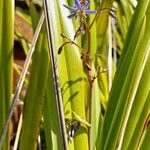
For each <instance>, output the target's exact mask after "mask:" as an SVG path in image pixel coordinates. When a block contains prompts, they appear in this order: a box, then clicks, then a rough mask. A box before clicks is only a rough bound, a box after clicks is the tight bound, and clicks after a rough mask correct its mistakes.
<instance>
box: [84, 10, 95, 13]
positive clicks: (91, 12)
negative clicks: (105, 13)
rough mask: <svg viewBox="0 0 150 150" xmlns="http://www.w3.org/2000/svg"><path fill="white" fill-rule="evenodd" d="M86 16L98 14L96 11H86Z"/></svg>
mask: <svg viewBox="0 0 150 150" xmlns="http://www.w3.org/2000/svg"><path fill="white" fill-rule="evenodd" d="M84 12H85V14H96V13H97V11H96V10H84Z"/></svg>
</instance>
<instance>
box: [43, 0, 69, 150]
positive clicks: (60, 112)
mask: <svg viewBox="0 0 150 150" xmlns="http://www.w3.org/2000/svg"><path fill="white" fill-rule="evenodd" d="M44 10H45V16H46V25H47V33H48V44H49V52H50V58H51V65H52V70H53V78H54V85H55V92H56V99H57V110H58V115H59V121H60V129H61V136H62V144H63V149H64V150H67V135H66V127H65V118H64V114H63V104H62V96H61V93H60V86H59V82H58V79H57V78H58V70H57V68H56V60H55V55H54V46H53V43H52V34H51V26H50V19H49V18H50V15H49V13H48V10H49V7H48V1H47V0H44Z"/></svg>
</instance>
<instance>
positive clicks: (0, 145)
mask: <svg viewBox="0 0 150 150" xmlns="http://www.w3.org/2000/svg"><path fill="white" fill-rule="evenodd" d="M43 21H44V12H43V13H42V15H41V18H40V20H39V23H38V25H37V29H36V32H35V35H34V38H33V41H32V44H31V47H30V50H29V53H28V56H27V58H26V61H25V64H24V67H23V71H22V73H21V76H20V78H19V81H18V84H17V88H16V91H15V94H14V97H13V99H12V104H11V107H10V111H9V116H8V119H7V122H6V124H5V127H4V130H3V133H2V136H1V139H0V149H1V147H2V145H3V142H4V139H5V136H6V132H7V130H8V126H9V122H10V120H11V117H12V115H13V111H14V108H15V106H16V103H17V99H18V97H19V95H20V92H21V89H22V86H23V82H24V79H25V77H26V74H27V71H28V67H29V64H30V60H31V58H32V54H33V52H34V48H35V45H36V42H37V39H38V36H39V32H40V30H41V27H42V24H43Z"/></svg>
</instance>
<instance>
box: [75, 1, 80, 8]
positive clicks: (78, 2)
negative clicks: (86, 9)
mask: <svg viewBox="0 0 150 150" xmlns="http://www.w3.org/2000/svg"><path fill="white" fill-rule="evenodd" d="M74 3H75V5H76V6H77V8H78V9H80V8H81V4H80V1H79V0H74Z"/></svg>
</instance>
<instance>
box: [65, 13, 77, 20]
mask: <svg viewBox="0 0 150 150" xmlns="http://www.w3.org/2000/svg"><path fill="white" fill-rule="evenodd" d="M75 16H76V13H72V14H71V15H69V16H67V17H68V18H69V19H71V18H73V17H75Z"/></svg>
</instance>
